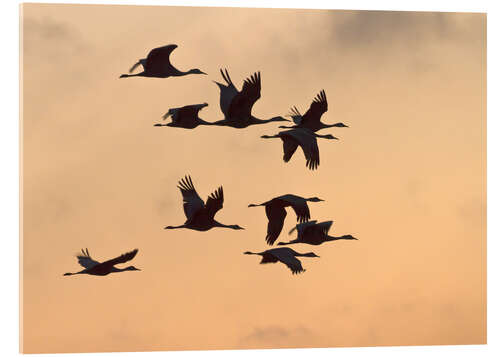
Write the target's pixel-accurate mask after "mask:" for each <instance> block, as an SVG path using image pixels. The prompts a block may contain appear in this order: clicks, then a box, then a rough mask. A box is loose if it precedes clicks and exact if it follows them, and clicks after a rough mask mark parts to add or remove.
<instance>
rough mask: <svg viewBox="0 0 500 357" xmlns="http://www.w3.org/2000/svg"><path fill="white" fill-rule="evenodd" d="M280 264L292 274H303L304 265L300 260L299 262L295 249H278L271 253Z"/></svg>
mask: <svg viewBox="0 0 500 357" xmlns="http://www.w3.org/2000/svg"><path fill="white" fill-rule="evenodd" d="M270 253H271V254H273V255H274V256H275V257H276V258H278V260H279V261H280V262H282V263H283V264H285V265H286V266H287V267H288V269H290V270H291V271H292V274H299V273H302V272H303V271H305V270H304V268H302V264H301V262H300V260H298V259H297V258H296V257H295V256H294V253H296V252H295V251H294V250H293V249H290V248H276V249H272V250H271V251H270Z"/></svg>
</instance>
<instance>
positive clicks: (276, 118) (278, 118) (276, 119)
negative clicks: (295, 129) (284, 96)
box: [269, 116, 290, 122]
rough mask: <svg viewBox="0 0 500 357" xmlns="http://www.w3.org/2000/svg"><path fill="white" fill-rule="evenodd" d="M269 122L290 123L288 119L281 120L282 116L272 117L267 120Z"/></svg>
mask: <svg viewBox="0 0 500 357" xmlns="http://www.w3.org/2000/svg"><path fill="white" fill-rule="evenodd" d="M269 121H288V122H289V121H290V120H289V119H285V118H283V117H282V116H277V117H273V118H271V119H269Z"/></svg>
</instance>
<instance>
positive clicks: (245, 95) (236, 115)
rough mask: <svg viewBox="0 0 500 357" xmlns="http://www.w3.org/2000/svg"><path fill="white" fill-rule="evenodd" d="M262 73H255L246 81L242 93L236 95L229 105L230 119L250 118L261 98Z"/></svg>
mask: <svg viewBox="0 0 500 357" xmlns="http://www.w3.org/2000/svg"><path fill="white" fill-rule="evenodd" d="M260 88H261V81H260V72H255V73H254V74H252V75H251V76H250V78H247V79H245V81H244V82H243V88H242V89H241V92H239V93H238V94H236V95H235V96H234V97H233V99H232V100H231V104H230V105H229V113H228V114H229V118H230V119H233V120H239V119H241V118H250V116H251V113H252V107H253V105H254V103H255V102H256V101H257V100H258V99H259V98H260Z"/></svg>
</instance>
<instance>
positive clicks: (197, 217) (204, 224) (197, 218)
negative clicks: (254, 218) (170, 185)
mask: <svg viewBox="0 0 500 357" xmlns="http://www.w3.org/2000/svg"><path fill="white" fill-rule="evenodd" d="M177 187H178V188H179V189H180V190H181V194H182V199H183V200H184V213H185V214H186V218H187V219H186V222H185V223H184V224H182V225H180V226H167V227H165V229H176V228H189V229H194V230H197V231H208V230H209V229H211V228H213V227H223V228H231V229H244V228H242V227H240V226H238V225H237V224H233V225H226V224H222V223H219V222H217V221H216V220H215V218H214V217H215V214H216V213H217V211H219V210H220V209H221V208H222V204H223V203H224V192H223V191H222V186H221V187H219V188H218V189H217V190H216V191H215V192H214V193H212V194H211V195H210V196H208V198H207V202H206V203H204V202H203V200H202V199H201V198H200V196H199V195H198V193H197V192H196V189H195V188H194V185H193V181H192V180H191V177H190V176H186V177H185V178H183V179H182V180H180V181H179V186H177Z"/></svg>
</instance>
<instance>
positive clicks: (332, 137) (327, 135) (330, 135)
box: [322, 134, 339, 140]
mask: <svg viewBox="0 0 500 357" xmlns="http://www.w3.org/2000/svg"><path fill="white" fill-rule="evenodd" d="M322 138H325V139H333V140H339V138H336V137H335V136H333V135H332V134H326V135H324V136H322Z"/></svg>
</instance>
